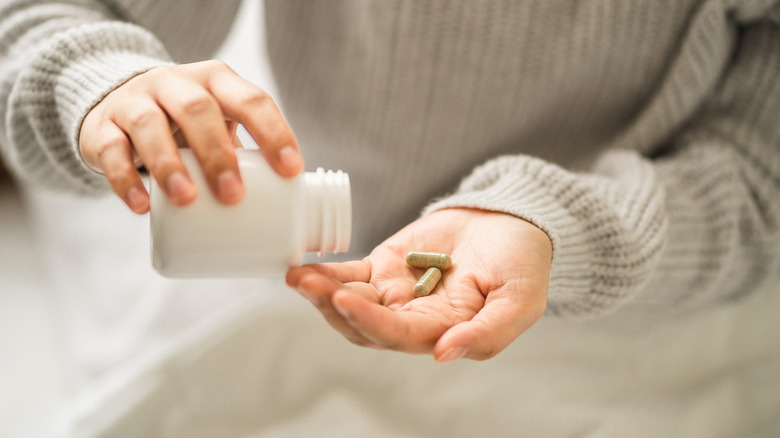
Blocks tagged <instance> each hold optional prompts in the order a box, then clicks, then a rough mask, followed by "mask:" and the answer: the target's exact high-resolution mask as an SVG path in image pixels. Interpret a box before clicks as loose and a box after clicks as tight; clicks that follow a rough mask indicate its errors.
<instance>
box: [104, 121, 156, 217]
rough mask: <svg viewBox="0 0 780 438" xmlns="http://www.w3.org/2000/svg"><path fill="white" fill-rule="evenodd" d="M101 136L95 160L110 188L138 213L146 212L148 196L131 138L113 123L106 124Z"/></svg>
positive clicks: (147, 209)
mask: <svg viewBox="0 0 780 438" xmlns="http://www.w3.org/2000/svg"><path fill="white" fill-rule="evenodd" d="M97 137H98V138H100V139H102V144H101V145H100V146H99V147H98V149H97V150H98V153H97V157H96V160H97V162H98V166H99V167H100V169H101V170H102V172H103V174H104V175H105V177H106V179H107V180H108V182H109V184H111V188H112V189H113V190H114V192H115V193H116V194H117V195H118V196H119V197H120V198H121V199H122V201H124V202H125V204H127V206H128V207H130V209H131V210H132V211H133V212H135V213H137V214H144V213H146V212H148V211H149V195H148V193H147V192H146V187H144V184H143V181H142V180H141V176H140V175H139V174H138V170H137V168H136V166H135V164H134V157H133V152H132V149H131V147H130V140H129V139H128V138H127V136H126V135H125V134H124V132H122V130H120V129H119V128H118V127H117V126H116V125H114V124H113V123H106V124H104V125H103V126H102V127H101V128H100V129H99V133H98V135H97Z"/></svg>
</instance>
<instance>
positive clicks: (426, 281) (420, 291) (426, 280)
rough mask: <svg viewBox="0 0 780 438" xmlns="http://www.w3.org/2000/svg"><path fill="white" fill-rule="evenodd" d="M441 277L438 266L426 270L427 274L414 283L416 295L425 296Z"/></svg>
mask: <svg viewBox="0 0 780 438" xmlns="http://www.w3.org/2000/svg"><path fill="white" fill-rule="evenodd" d="M440 279H441V271H440V270H439V269H438V268H429V269H428V270H427V271H425V274H423V276H422V277H420V281H418V282H417V284H415V285H414V296H415V297H424V296H426V295H428V294H430V293H431V292H432V291H433V288H435V287H436V284H437V283H438V282H439V280H440Z"/></svg>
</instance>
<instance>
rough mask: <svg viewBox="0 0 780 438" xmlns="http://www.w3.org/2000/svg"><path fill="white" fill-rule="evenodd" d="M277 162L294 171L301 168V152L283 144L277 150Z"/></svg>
mask: <svg viewBox="0 0 780 438" xmlns="http://www.w3.org/2000/svg"><path fill="white" fill-rule="evenodd" d="M279 162H280V163H281V164H282V166H284V167H286V168H287V169H290V170H294V171H296V172H297V171H300V170H301V169H302V168H303V160H302V159H301V154H300V153H299V152H298V151H297V150H296V149H295V148H294V147H292V146H285V147H283V148H282V150H281V151H279Z"/></svg>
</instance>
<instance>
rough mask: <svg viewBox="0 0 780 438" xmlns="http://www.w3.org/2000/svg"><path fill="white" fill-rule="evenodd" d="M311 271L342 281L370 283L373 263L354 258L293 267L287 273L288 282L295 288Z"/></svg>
mask: <svg viewBox="0 0 780 438" xmlns="http://www.w3.org/2000/svg"><path fill="white" fill-rule="evenodd" d="M311 271H314V272H319V273H320V274H322V275H326V276H329V277H333V278H334V279H336V280H338V281H340V282H342V283H350V282H354V281H361V282H363V283H368V281H369V280H370V279H371V263H369V262H368V261H366V260H353V261H348V262H343V263H315V264H311V265H305V266H297V267H293V268H291V269H290V271H289V272H288V273H287V284H288V285H289V286H290V287H292V288H293V289H294V288H295V285H296V283H297V282H298V281H299V279H300V278H301V277H302V276H303V275H305V274H307V273H309V272H311Z"/></svg>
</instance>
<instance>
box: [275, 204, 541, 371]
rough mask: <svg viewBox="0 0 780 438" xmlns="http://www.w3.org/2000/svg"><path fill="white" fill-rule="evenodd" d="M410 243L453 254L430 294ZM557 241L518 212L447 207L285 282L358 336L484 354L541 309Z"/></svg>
mask: <svg viewBox="0 0 780 438" xmlns="http://www.w3.org/2000/svg"><path fill="white" fill-rule="evenodd" d="M409 251H430V252H442V253H448V254H450V255H451V256H452V260H453V265H452V267H451V268H450V269H449V270H447V271H446V272H445V273H444V275H443V277H442V280H441V281H440V283H439V285H438V286H437V287H436V289H434V291H433V293H432V294H431V295H428V296H425V297H420V298H414V293H413V291H412V287H413V286H414V284H415V283H416V282H417V279H418V278H419V277H420V276H421V275H422V274H423V273H424V272H425V270H424V269H422V268H412V267H409V266H408V265H407V264H406V261H405V256H406V253H407V252H409ZM551 260H552V245H551V243H550V239H549V238H548V236H547V234H545V233H544V232H543V231H541V230H540V229H539V228H537V227H536V226H534V225H532V224H530V223H528V222H526V221H524V220H522V219H518V218H517V217H514V216H510V215H506V214H502V213H495V212H488V211H483V210H473V209H445V210H440V211H437V212H434V213H431V214H429V215H426V216H424V217H422V218H420V219H418V220H417V221H415V222H413V223H411V224H409V225H408V226H406V227H405V228H403V229H402V230H400V231H399V232H398V233H396V234H395V235H393V236H392V237H390V238H389V239H387V240H386V241H385V242H383V243H382V244H380V245H379V246H377V247H376V248H375V249H374V250H373V251H372V252H371V254H370V255H369V256H368V257H366V258H364V259H363V260H360V261H350V262H345V263H326V264H314V265H306V266H301V267H295V268H292V269H290V271H289V272H288V274H287V284H288V285H289V286H290V287H292V288H293V289H296V290H297V291H299V292H300V293H301V294H302V295H303V296H304V297H306V298H307V299H308V300H309V301H311V302H312V304H314V306H315V307H317V309H319V311H320V312H321V313H322V315H323V316H324V317H325V319H326V320H327V321H328V323H330V325H331V326H332V327H333V328H335V329H336V330H337V331H338V332H339V333H341V334H342V335H343V336H344V337H345V338H347V339H348V340H350V341H351V342H353V343H355V344H358V345H362V346H366V347H372V348H379V349H390V350H397V351H403V352H407V353H422V354H433V356H434V358H435V359H436V360H437V361H439V362H449V361H452V360H456V359H459V358H462V357H466V358H470V359H476V360H484V359H488V358H491V357H493V356H495V355H496V354H498V353H499V352H500V351H502V350H503V349H505V348H506V347H507V346H508V345H509V344H510V343H512V341H514V340H515V339H516V338H517V337H518V336H520V334H522V333H523V332H525V331H526V330H528V329H529V328H530V327H531V326H532V325H533V324H534V323H536V321H538V320H539V318H540V317H541V316H542V313H543V312H544V309H545V307H546V303H547V286H548V281H549V275H550V264H551Z"/></svg>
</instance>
